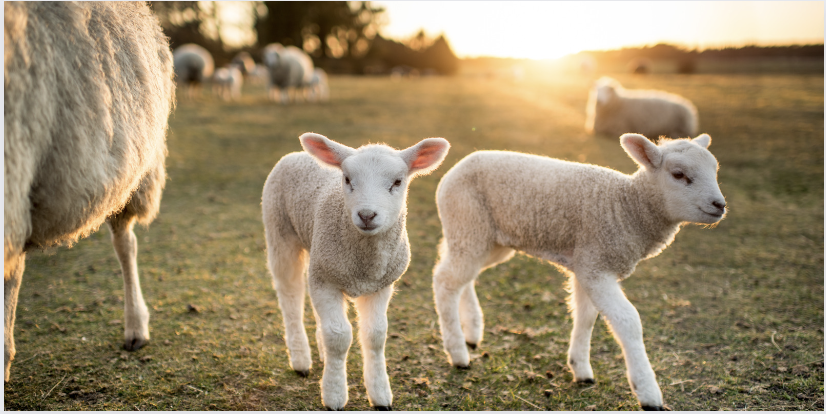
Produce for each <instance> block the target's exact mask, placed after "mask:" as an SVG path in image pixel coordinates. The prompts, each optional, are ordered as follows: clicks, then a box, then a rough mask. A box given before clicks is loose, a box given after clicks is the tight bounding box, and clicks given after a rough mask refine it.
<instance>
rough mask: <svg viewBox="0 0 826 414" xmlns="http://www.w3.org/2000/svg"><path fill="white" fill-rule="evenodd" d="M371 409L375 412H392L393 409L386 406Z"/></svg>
mask: <svg viewBox="0 0 826 414" xmlns="http://www.w3.org/2000/svg"><path fill="white" fill-rule="evenodd" d="M373 409H375V410H376V411H393V407H392V406H388V405H376V406H373Z"/></svg>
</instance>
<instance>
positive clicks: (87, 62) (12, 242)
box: [3, 2, 175, 381]
mask: <svg viewBox="0 0 826 414" xmlns="http://www.w3.org/2000/svg"><path fill="white" fill-rule="evenodd" d="M3 11H4V22H5V25H4V28H3V30H4V34H5V43H4V46H5V59H4V65H3V69H4V73H5V82H4V101H3V102H4V105H5V118H4V121H5V124H4V125H5V140H4V150H5V153H4V154H5V170H4V171H5V177H4V181H3V184H4V196H5V199H4V200H5V203H4V212H5V222H4V231H5V234H4V239H3V247H4V257H3V266H4V282H5V332H4V335H5V338H4V339H5V380H6V381H8V380H9V366H10V362H11V360H12V359H14V354H15V347H14V319H15V312H16V308H17V296H18V292H19V289H20V282H21V280H22V277H23V269H24V266H25V257H26V252H27V251H29V250H32V249H38V248H42V247H47V246H54V245H71V244H72V243H74V242H76V241H77V240H78V239H79V238H81V237H85V236H87V235H89V234H90V233H92V232H94V231H95V230H97V229H98V227H100V225H101V224H103V222H104V221H106V222H107V224H108V225H109V229H110V230H111V233H112V242H113V244H114V247H115V253H116V254H117V256H118V259H119V260H120V264H121V269H122V271H123V280H124V308H125V318H124V319H125V324H124V328H125V342H124V347H125V348H126V349H127V350H130V351H131V350H136V349H138V348H140V347H141V346H143V345H144V344H145V343H146V342H147V341H148V340H149V312H148V310H147V307H146V303H145V302H144V300H143V295H142V294H141V289H140V282H139V280H138V265H137V248H138V246H137V238H136V237H135V234H134V232H133V231H132V228H133V226H134V225H135V222H136V221H137V222H140V223H142V224H148V223H150V222H151V221H152V220H153V219H154V217H155V216H156V215H157V213H158V208H159V206H160V201H161V192H162V190H163V187H164V183H165V180H166V172H165V169H164V160H165V158H166V142H165V141H166V129H167V118H168V117H169V112H170V110H171V109H172V107H173V105H174V100H175V84H174V81H173V74H174V72H173V67H172V54H171V53H170V51H169V44H168V42H167V38H166V36H164V34H163V32H162V31H161V28H160V26H159V25H158V22H157V19H156V18H155V16H154V15H153V14H152V12H151V11H150V10H149V8H148V7H147V6H146V4H144V3H120V2H111V3H109V2H100V3H99V2H88V3H85V2H78V3H75V2H71V3H64V2H43V3H17V2H6V3H4V5H3Z"/></svg>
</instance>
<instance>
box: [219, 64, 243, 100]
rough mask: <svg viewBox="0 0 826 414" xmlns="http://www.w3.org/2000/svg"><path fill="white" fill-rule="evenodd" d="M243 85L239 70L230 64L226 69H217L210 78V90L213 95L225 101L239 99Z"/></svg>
mask: <svg viewBox="0 0 826 414" xmlns="http://www.w3.org/2000/svg"><path fill="white" fill-rule="evenodd" d="M243 85H244V75H243V74H241V69H240V68H239V67H238V66H237V65H235V64H231V65H229V67H226V68H218V69H217V70H215V75H213V77H212V88H213V90H214V91H215V94H216V95H218V96H219V97H221V99H223V100H225V101H233V100H238V99H241V87H242V86H243Z"/></svg>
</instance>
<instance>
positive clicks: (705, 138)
mask: <svg viewBox="0 0 826 414" xmlns="http://www.w3.org/2000/svg"><path fill="white" fill-rule="evenodd" d="M691 142H693V143H695V144H697V145H699V146H701V147H703V148H708V146H709V145H711V136H709V135H708V134H702V135H700V136H698V137H697V138H694V139H692V140H691Z"/></svg>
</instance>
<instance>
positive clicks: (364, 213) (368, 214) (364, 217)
mask: <svg viewBox="0 0 826 414" xmlns="http://www.w3.org/2000/svg"><path fill="white" fill-rule="evenodd" d="M376 214H377V213H376V212H375V211H370V210H361V211H359V218H360V219H361V221H362V222H363V223H364V224H365V225H368V226H369V225H370V222H371V221H373V219H374V218H376Z"/></svg>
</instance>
